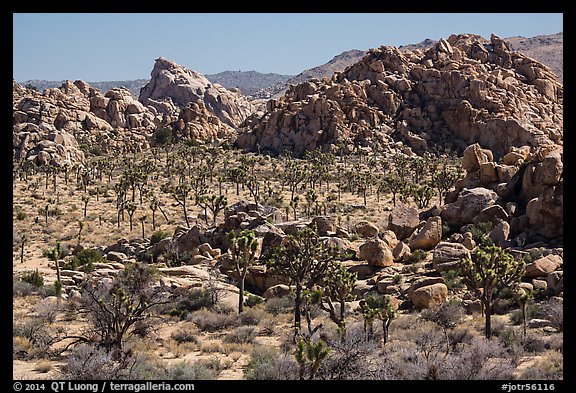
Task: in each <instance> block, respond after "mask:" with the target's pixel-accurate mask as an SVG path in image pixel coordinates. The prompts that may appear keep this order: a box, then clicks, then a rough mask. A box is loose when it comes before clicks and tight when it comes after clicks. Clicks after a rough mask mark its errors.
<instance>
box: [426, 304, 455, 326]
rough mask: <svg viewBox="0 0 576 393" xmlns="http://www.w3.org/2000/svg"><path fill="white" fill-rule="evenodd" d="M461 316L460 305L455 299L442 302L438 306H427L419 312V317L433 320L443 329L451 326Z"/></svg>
mask: <svg viewBox="0 0 576 393" xmlns="http://www.w3.org/2000/svg"><path fill="white" fill-rule="evenodd" d="M463 316H464V310H463V309H462V306H461V305H460V303H458V302H455V301H447V302H444V303H443V304H442V305H440V306H439V307H435V308H428V309H426V310H423V311H422V312H421V313H420V317H421V318H423V319H425V320H428V321H432V322H435V323H436V324H438V325H439V326H440V327H442V328H443V329H449V328H453V327H454V326H456V324H457V323H458V322H459V321H460V320H461V319H462V317H463Z"/></svg>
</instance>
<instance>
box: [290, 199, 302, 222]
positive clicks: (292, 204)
mask: <svg viewBox="0 0 576 393" xmlns="http://www.w3.org/2000/svg"><path fill="white" fill-rule="evenodd" d="M299 200H300V197H299V196H298V195H296V196H295V197H294V198H293V199H292V200H290V207H291V208H292V211H293V212H294V221H296V209H298V201H299Z"/></svg>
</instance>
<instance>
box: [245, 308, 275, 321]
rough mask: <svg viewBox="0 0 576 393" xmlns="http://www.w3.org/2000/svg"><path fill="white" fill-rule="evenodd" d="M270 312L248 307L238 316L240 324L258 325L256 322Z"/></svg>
mask: <svg viewBox="0 0 576 393" xmlns="http://www.w3.org/2000/svg"><path fill="white" fill-rule="evenodd" d="M269 317H270V314H268V313H267V312H266V311H264V310H262V309H260V308H249V309H248V310H246V311H244V312H243V313H242V314H240V315H239V316H238V318H239V319H240V324H241V325H258V323H259V322H260V321H261V320H263V319H266V318H269Z"/></svg>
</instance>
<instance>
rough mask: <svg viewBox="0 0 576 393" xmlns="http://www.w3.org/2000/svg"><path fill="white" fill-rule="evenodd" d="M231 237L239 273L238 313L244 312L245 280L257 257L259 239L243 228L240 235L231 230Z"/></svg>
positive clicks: (231, 248)
mask: <svg viewBox="0 0 576 393" xmlns="http://www.w3.org/2000/svg"><path fill="white" fill-rule="evenodd" d="M228 237H229V239H230V252H231V254H232V258H233V259H234V262H235V267H236V274H238V288H239V292H240V293H239V299H238V313H239V314H242V313H243V312H244V281H245V279H246V274H248V268H249V267H250V266H252V265H253V264H254V260H255V259H256V250H257V248H258V240H257V239H256V235H255V234H254V231H252V230H243V231H241V232H240V234H239V235H238V236H236V234H235V233H234V231H231V232H230V233H229V234H228Z"/></svg>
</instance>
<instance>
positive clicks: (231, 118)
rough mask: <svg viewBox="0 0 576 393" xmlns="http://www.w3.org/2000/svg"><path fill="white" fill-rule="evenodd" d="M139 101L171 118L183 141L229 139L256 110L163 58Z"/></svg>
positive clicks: (237, 96) (235, 92)
mask: <svg viewBox="0 0 576 393" xmlns="http://www.w3.org/2000/svg"><path fill="white" fill-rule="evenodd" d="M150 76H151V78H150V82H148V83H147V84H146V85H145V86H144V87H143V88H142V90H141V91H140V97H139V101H140V102H142V103H143V104H144V105H149V106H152V107H154V108H156V109H157V110H158V111H159V112H161V113H163V114H164V115H165V116H168V117H169V118H170V120H169V123H170V124H171V126H172V128H173V129H174V130H175V131H176V132H177V133H178V135H179V136H180V137H184V138H194V139H209V140H214V139H216V138H225V137H227V136H228V135H229V134H230V133H231V132H232V131H233V129H234V128H235V127H237V126H238V125H239V124H240V123H241V122H242V121H243V120H244V119H245V118H246V117H247V116H248V115H250V114H251V113H252V112H253V111H254V110H255V106H254V104H253V103H252V102H251V101H250V100H248V99H247V98H246V97H245V96H243V95H242V94H240V91H239V90H238V89H231V90H226V89H225V88H224V87H223V86H221V85H219V84H212V83H211V82H210V81H209V80H208V79H206V77H204V76H203V75H201V74H199V73H198V72H195V71H193V70H190V69H187V68H185V67H183V66H180V65H178V64H176V63H174V62H172V61H170V60H167V59H165V58H163V57H160V58H158V59H156V62H155V64H154V68H153V69H152V72H151V74H150Z"/></svg>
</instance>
